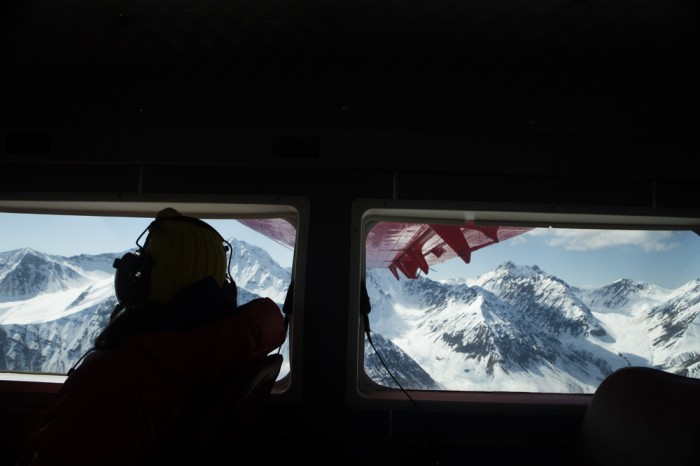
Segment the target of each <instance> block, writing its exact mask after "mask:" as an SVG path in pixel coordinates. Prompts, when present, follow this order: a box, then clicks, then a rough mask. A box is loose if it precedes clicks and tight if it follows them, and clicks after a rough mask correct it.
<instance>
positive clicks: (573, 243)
mask: <svg viewBox="0 0 700 466" xmlns="http://www.w3.org/2000/svg"><path fill="white" fill-rule="evenodd" d="M528 234H529V235H531V236H538V237H543V238H544V239H545V242H546V243H547V244H548V245H549V246H552V247H559V248H563V249H566V250H568V251H595V250H599V249H604V248H611V247H619V246H636V247H640V248H642V249H643V250H644V251H646V252H662V251H668V250H670V249H673V248H675V247H677V246H678V245H679V243H678V242H676V241H675V240H674V235H673V232H670V231H637V230H634V231H632V230H569V229H555V228H550V229H536V230H533V231H531V232H529V233H528Z"/></svg>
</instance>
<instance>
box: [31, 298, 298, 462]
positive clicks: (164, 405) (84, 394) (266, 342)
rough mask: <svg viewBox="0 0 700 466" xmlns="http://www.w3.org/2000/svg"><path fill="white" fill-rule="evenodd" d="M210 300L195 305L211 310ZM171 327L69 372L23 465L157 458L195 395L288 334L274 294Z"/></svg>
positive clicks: (91, 357) (140, 336)
mask: <svg viewBox="0 0 700 466" xmlns="http://www.w3.org/2000/svg"><path fill="white" fill-rule="evenodd" d="M215 301H216V300H215ZM207 305H208V307H207V309H206V310H200V309H190V310H189V311H190V313H192V312H199V313H200V315H201V314H207V313H208V312H209V310H210V309H212V306H211V303H207ZM219 305H220V306H225V304H224V302H223V301H221V302H220V303H219ZM223 311H224V309H223V308H221V307H219V309H217V310H215V312H214V313H213V314H212V315H216V314H217V313H221V312H223ZM205 321H206V319H205ZM171 327H173V328H171V329H167V326H166V329H159V330H157V331H148V332H142V333H137V334H134V335H131V336H130V337H128V339H127V340H126V342H125V343H124V344H122V345H120V346H118V347H116V348H113V349H107V350H99V351H94V352H92V353H90V354H89V355H88V356H87V357H86V358H85V360H84V361H83V363H82V364H81V365H80V366H79V367H78V368H77V369H75V370H74V371H73V372H72V373H71V374H70V375H69V377H68V378H67V380H66V382H65V383H64V385H63V387H62V388H61V390H60V391H59V393H58V395H57V398H56V400H55V401H54V403H53V404H52V406H51V407H50V409H49V411H48V413H47V414H46V416H45V418H44V420H43V422H42V424H41V426H40V428H39V429H38V431H37V432H36V434H35V435H34V436H33V438H32V440H31V443H30V445H29V448H28V450H27V452H26V454H25V456H24V457H23V458H22V459H21V460H20V462H19V463H18V466H25V465H26V466H29V465H31V466H40V465H75V466H78V465H86V466H87V465H89V466H95V465H120V466H125V465H129V466H134V465H141V464H142V465H151V464H154V462H155V461H154V460H155V458H157V457H158V455H160V453H159V448H160V446H161V445H163V444H164V443H165V442H167V441H168V439H169V438H170V436H171V435H172V434H173V432H174V429H175V427H176V425H177V421H178V420H179V418H180V417H181V416H182V415H183V414H184V412H185V410H186V408H187V403H188V401H190V397H191V395H192V393H194V392H195V391H197V390H199V389H201V388H203V387H204V388H206V387H209V386H215V385H216V384H217V382H218V381H219V380H220V377H221V376H222V375H223V374H225V373H227V372H229V371H231V370H235V369H236V368H238V367H240V366H241V365H243V364H245V363H248V362H252V361H255V360H260V359H262V358H263V357H264V356H265V355H267V354H268V353H270V352H271V351H273V350H274V349H275V348H277V347H279V346H280V345H281V344H282V343H283V342H284V339H285V337H286V330H285V326H284V322H283V317H282V313H281V312H280V309H279V307H278V306H277V305H276V304H275V303H274V302H273V301H272V300H270V299H268V298H259V299H256V300H253V301H251V302H250V303H248V304H246V305H244V306H241V307H239V308H238V309H237V310H236V311H235V312H234V311H232V310H228V311H227V316H226V317H224V318H222V319H217V320H214V321H210V322H208V323H204V324H201V325H196V326H195V327H194V328H188V329H177V325H175V326H173V325H171Z"/></svg>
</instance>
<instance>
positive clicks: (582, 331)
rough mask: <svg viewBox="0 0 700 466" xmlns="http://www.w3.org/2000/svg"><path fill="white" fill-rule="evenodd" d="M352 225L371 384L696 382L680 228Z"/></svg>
mask: <svg viewBox="0 0 700 466" xmlns="http://www.w3.org/2000/svg"><path fill="white" fill-rule="evenodd" d="M512 225H516V226H512ZM364 231H365V233H366V236H365V241H364V245H363V247H364V266H363V268H364V280H363V282H364V284H365V286H366V292H367V297H368V298H369V305H370V307H369V308H367V309H362V307H363V306H362V304H360V308H361V311H364V312H368V311H369V314H368V315H367V317H368V319H367V322H368V323H369V336H370V338H368V337H367V332H366V331H365V332H364V334H365V336H364V348H363V351H364V357H363V358H364V372H365V374H366V375H367V376H368V377H369V378H370V379H371V380H372V381H373V382H374V383H376V384H379V385H380V386H383V387H390V388H403V389H405V390H409V389H410V390H431V391H471V392H518V393H523V392H524V393H556V394H592V393H593V392H594V391H595V390H596V388H597V387H598V385H599V384H600V382H601V381H602V380H603V379H604V378H605V377H606V376H607V375H608V374H610V373H611V372H612V371H614V370H615V369H618V368H621V367H624V366H648V367H656V368H661V369H663V370H665V371H668V372H673V373H678V374H683V375H686V376H690V377H696V378H700V362H699V360H698V355H700V317H698V316H699V315H700V238H698V235H697V234H696V233H694V232H693V231H691V230H690V229H687V228H686V229H685V230H683V229H663V228H660V229H659V228H653V229H642V228H634V227H629V226H625V227H624V228H623V227H620V226H610V227H607V226H605V225H603V226H601V225H598V227H597V228H591V227H585V228H571V227H559V226H555V227H550V226H547V225H545V226H542V225H539V226H529V225H527V224H526V223H522V224H520V226H518V224H517V223H511V224H503V225H499V224H495V223H490V222H484V223H478V222H475V221H471V220H465V221H460V222H444V223H440V222H439V221H437V220H428V221H423V222H416V221H404V220H395V219H392V218H386V220H379V221H373V222H368V223H367V226H366V229H365V230H364ZM360 303H362V300H361V299H360ZM365 330H366V329H365ZM385 366H386V367H385Z"/></svg>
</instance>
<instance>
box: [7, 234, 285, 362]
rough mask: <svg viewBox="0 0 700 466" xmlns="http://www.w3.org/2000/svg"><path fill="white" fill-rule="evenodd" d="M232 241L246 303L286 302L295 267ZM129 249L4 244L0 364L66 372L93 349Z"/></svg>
mask: <svg viewBox="0 0 700 466" xmlns="http://www.w3.org/2000/svg"><path fill="white" fill-rule="evenodd" d="M229 243H231V246H232V249H233V251H234V252H233V257H232V259H231V263H232V267H231V274H232V277H233V279H234V280H235V281H236V284H237V286H238V301H239V303H241V304H242V303H245V302H248V301H250V300H251V299H254V298H257V297H260V296H267V297H270V298H272V299H273V300H274V301H275V302H277V303H278V304H279V305H280V307H281V306H282V303H283V302H284V298H285V296H286V293H287V288H288V286H289V282H290V277H291V271H290V270H289V269H285V268H283V267H280V266H279V265H278V264H277V263H276V262H275V261H274V260H273V259H272V258H271V257H270V256H269V254H268V253H267V252H265V251H264V250H263V249H260V248H258V247H256V246H253V245H250V244H248V243H245V242H243V241H239V240H237V239H235V238H231V239H230V240H229ZM125 252H126V251H124V252H119V253H109V254H99V255H85V254H83V255H78V256H72V257H63V256H56V255H50V254H44V253H41V252H39V251H35V250H33V249H30V248H24V249H18V250H14V251H8V252H1V253H0V370H10V371H28V372H45V373H66V372H67V371H68V370H69V369H70V368H71V367H72V366H73V364H75V362H77V361H78V359H79V358H80V356H82V355H83V354H84V353H85V352H86V351H88V350H89V349H90V347H91V346H92V343H93V341H94V339H95V337H96V336H97V334H98V333H99V332H100V331H101V330H102V329H103V328H104V326H105V325H106V324H107V321H108V319H109V316H110V314H111V313H112V310H113V309H114V307H115V306H116V304H117V301H116V297H115V295H114V268H113V266H112V264H113V263H114V259H116V258H119V257H121V256H122V255H123V254H124V253H125ZM285 345H286V343H285ZM285 350H286V349H285V348H283V351H285Z"/></svg>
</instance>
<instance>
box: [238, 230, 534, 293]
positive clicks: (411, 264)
mask: <svg viewBox="0 0 700 466" xmlns="http://www.w3.org/2000/svg"><path fill="white" fill-rule="evenodd" d="M239 222H241V223H243V224H244V225H246V226H248V227H250V228H252V229H253V230H255V231H257V232H259V233H262V234H264V235H265V236H267V237H268V238H270V239H273V240H275V241H277V242H278V243H280V244H283V245H285V246H288V247H290V248H294V244H295V243H296V229H295V228H294V226H293V225H292V224H291V223H289V222H288V221H287V220H284V219H281V218H272V219H244V220H239ZM530 229H531V228H528V227H505V226H491V225H476V224H474V223H473V222H471V221H465V222H464V223H463V224H461V225H445V224H426V223H409V222H378V223H377V224H375V225H374V226H373V227H372V229H371V230H370V232H369V234H368V235H367V241H366V243H365V250H366V263H365V265H366V267H367V268H383V267H386V268H388V269H389V270H391V272H392V273H393V274H394V276H395V277H396V279H397V280H398V279H399V271H401V273H402V274H403V275H404V276H405V277H406V278H409V279H414V278H418V271H419V270H421V271H422V272H423V273H425V274H427V273H428V271H429V268H430V266H432V265H436V264H440V263H442V262H445V261H447V260H449V259H453V258H455V257H461V258H462V260H463V261H464V262H465V263H467V264H468V263H469V262H470V261H471V255H472V252H474V251H476V250H478V249H481V248H484V247H486V246H490V245H492V244H495V243H498V242H501V241H504V240H506V239H508V238H512V237H513V236H517V235H520V234H522V233H525V232H526V231H529V230H530Z"/></svg>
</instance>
